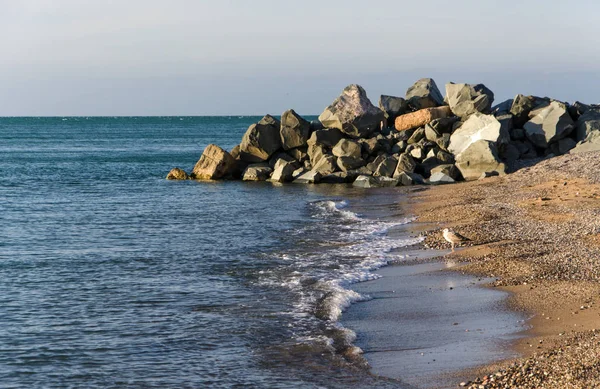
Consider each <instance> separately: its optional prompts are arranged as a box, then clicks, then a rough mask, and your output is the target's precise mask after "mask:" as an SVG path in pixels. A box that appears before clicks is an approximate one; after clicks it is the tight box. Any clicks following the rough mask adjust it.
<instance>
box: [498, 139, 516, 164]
mask: <svg viewBox="0 0 600 389" xmlns="http://www.w3.org/2000/svg"><path fill="white" fill-rule="evenodd" d="M499 152H500V158H502V159H503V160H504V161H506V162H508V163H513V162H515V161H516V160H517V159H519V157H520V156H521V152H520V151H519V149H518V148H517V146H515V145H514V144H512V143H509V144H507V145H503V146H502V147H500V150H499Z"/></svg>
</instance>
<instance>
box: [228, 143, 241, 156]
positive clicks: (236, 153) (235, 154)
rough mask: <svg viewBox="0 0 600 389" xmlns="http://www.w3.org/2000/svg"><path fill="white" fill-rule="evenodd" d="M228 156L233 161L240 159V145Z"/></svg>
mask: <svg viewBox="0 0 600 389" xmlns="http://www.w3.org/2000/svg"><path fill="white" fill-rule="evenodd" d="M229 154H230V155H231V156H232V157H233V159H239V157H240V145H236V146H235V147H234V148H233V149H231V151H230V152H229Z"/></svg>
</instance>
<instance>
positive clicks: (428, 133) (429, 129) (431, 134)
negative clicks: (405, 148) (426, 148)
mask: <svg viewBox="0 0 600 389" xmlns="http://www.w3.org/2000/svg"><path fill="white" fill-rule="evenodd" d="M440 136H441V134H440V133H438V132H437V130H436V129H435V128H433V126H431V123H428V124H427V125H426V126H425V139H427V140H429V141H432V142H435V141H437V139H438V138H439V137H440Z"/></svg>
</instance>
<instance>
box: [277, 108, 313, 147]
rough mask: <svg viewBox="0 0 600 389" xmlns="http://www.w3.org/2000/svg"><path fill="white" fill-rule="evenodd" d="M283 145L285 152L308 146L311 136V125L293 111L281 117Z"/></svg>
mask: <svg viewBox="0 0 600 389" xmlns="http://www.w3.org/2000/svg"><path fill="white" fill-rule="evenodd" d="M280 134H281V145H282V147H283V149H284V150H290V149H293V148H296V147H302V146H306V141H308V137H309V136H310V123H309V122H308V121H306V120H304V119H303V118H302V117H301V116H300V115H298V114H297V113H296V112H295V111H294V110H293V109H290V110H288V111H285V112H284V113H283V114H282V115H281V132H280Z"/></svg>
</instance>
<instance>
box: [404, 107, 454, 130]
mask: <svg viewBox="0 0 600 389" xmlns="http://www.w3.org/2000/svg"><path fill="white" fill-rule="evenodd" d="M451 114H452V112H451V111H450V108H449V107H447V106H443V107H436V108H425V109H421V110H419V111H416V112H411V113H407V114H405V115H400V116H398V117H397V118H396V122H395V124H394V127H395V128H396V130H397V131H407V130H412V129H414V128H418V127H421V126H424V125H426V124H428V123H430V122H431V121H433V120H435V119H440V118H446V117H448V116H450V115H451Z"/></svg>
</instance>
